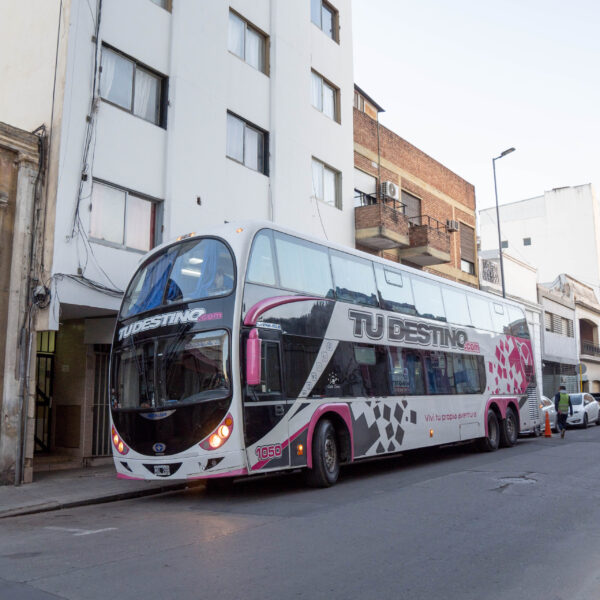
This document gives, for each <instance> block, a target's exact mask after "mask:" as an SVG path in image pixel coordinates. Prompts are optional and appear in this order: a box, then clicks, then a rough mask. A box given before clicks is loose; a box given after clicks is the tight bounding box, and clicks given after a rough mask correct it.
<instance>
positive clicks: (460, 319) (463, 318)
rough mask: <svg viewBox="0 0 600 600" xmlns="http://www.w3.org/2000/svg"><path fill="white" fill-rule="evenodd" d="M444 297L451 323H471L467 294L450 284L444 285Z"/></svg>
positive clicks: (468, 324)
mask: <svg viewBox="0 0 600 600" xmlns="http://www.w3.org/2000/svg"><path fill="white" fill-rule="evenodd" d="M442 298H443V299H444V308H445V309H446V318H447V319H448V322H449V323H456V324H457V325H467V326H470V325H471V316H470V315H469V307H468V305H467V295H466V294H465V293H464V292H461V291H459V290H455V289H454V288H451V287H449V286H444V287H442Z"/></svg>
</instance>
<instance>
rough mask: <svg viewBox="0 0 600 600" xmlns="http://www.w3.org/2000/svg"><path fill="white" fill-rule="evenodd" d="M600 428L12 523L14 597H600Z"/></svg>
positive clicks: (3, 558) (0, 527)
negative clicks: (333, 478) (330, 483)
mask: <svg viewBox="0 0 600 600" xmlns="http://www.w3.org/2000/svg"><path fill="white" fill-rule="evenodd" d="M599 482H600V427H591V428H590V429H588V430H587V431H574V430H573V431H569V432H568V433H567V436H566V438H565V439H564V440H561V439H559V438H558V437H557V436H554V437H553V438H552V439H545V438H543V437H542V438H537V439H536V438H529V439H521V440H520V441H519V444H518V445H517V446H516V447H514V448H511V449H504V450H499V451H498V452H495V453H491V454H480V453H477V452H475V451H474V450H473V449H472V448H471V447H469V446H462V447H457V448H450V449H444V450H437V449H436V450H434V451H427V452H415V453H410V454H408V455H405V456H403V457H397V458H393V459H388V460H381V461H374V462H369V463H362V464H358V465H352V466H349V467H346V468H344V469H343V470H342V475H341V480H340V481H339V483H338V484H337V485H336V486H335V487H333V488H330V489H325V490H313V489H307V488H305V487H304V484H303V481H302V478H301V477H300V476H297V475H288V476H280V477H276V478H271V479H264V480H260V481H246V482H238V483H236V484H235V485H234V487H233V489H232V490H231V491H229V492H227V493H225V492H210V493H208V492H207V491H206V490H204V489H203V488H196V489H194V490H189V491H186V492H174V493H170V494H165V495H162V496H152V497H148V498H138V499H135V500H128V501H123V502H117V503H112V504H103V505H98V506H88V507H81V508H78V509H70V510H65V511H57V512H52V513H44V514H39V515H31V516H24V517H14V518H10V519H5V520H3V521H2V522H0V599H1V600H25V599H26V600H51V599H52V600H56V599H57V598H60V599H69V600H76V599H82V600H95V599H102V600H106V599H107V598H110V599H111V600H129V599H136V600H137V599H144V600H154V599H156V600H159V599H160V600H165V599H167V600H170V599H177V600H187V599H193V600H198V599H210V600H213V599H214V600H229V599H243V600H254V599H260V600H270V599H275V598H277V599H279V598H286V599H287V598H289V599H304V598H306V599H308V598H310V599H311V600H314V599H320V598H327V599H337V598H360V599H371V598H374V599H378V600H382V599H388V598H389V599H402V600H408V599H428V600H429V599H436V598H440V599H444V600H453V599H461V600H468V599H477V600H482V599H490V600H492V599H493V600H508V599H511V600H514V599H515V598H527V600H536V599H538V598H539V599H540V600H541V599H543V600H556V599H563V598H564V599H569V600H595V599H596V598H598V597H600V502H599V499H600V494H599V491H600V483H599Z"/></svg>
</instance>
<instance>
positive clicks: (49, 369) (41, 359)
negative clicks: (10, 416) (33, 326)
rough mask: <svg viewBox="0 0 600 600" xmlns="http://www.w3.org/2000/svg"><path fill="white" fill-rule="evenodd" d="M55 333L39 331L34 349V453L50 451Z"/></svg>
mask: <svg viewBox="0 0 600 600" xmlns="http://www.w3.org/2000/svg"><path fill="white" fill-rule="evenodd" d="M55 352H56V332H55V331H39V332H38V334H37V347H36V390H35V431H34V434H33V436H34V441H35V452H36V453H38V452H49V451H50V428H51V425H52V419H51V417H52V393H53V391H52V387H53V380H54V353H55Z"/></svg>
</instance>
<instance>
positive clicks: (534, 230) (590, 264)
mask: <svg viewBox="0 0 600 600" xmlns="http://www.w3.org/2000/svg"><path fill="white" fill-rule="evenodd" d="M499 211H500V230H501V235H502V246H503V248H504V249H507V250H509V251H510V252H511V253H512V255H513V256H515V257H517V258H519V259H521V260H523V261H525V262H527V263H529V264H530V265H533V266H534V267H535V268H536V269H537V271H538V282H540V283H541V282H550V281H554V279H555V278H556V277H557V275H558V274H559V273H569V274H570V275H572V276H573V277H575V278H576V279H579V280H580V281H584V282H586V283H588V284H589V285H592V286H594V287H598V286H600V209H599V206H598V201H597V199H596V196H595V193H594V189H593V187H592V185H591V184H586V185H578V186H575V187H564V188H557V189H554V190H551V191H549V192H544V195H543V196H538V197H536V198H530V199H528V200H521V201H519V202H512V203H509V204H503V205H501V206H500V209H499ZM479 234H480V237H481V250H483V251H485V250H497V249H498V229H497V220H496V208H495V207H494V208H488V209H485V210H481V211H479Z"/></svg>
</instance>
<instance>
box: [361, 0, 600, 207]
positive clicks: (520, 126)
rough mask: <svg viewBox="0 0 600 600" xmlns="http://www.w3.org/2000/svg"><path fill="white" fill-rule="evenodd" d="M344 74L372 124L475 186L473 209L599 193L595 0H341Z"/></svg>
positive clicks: (599, 62) (598, 6) (599, 45)
mask: <svg viewBox="0 0 600 600" xmlns="http://www.w3.org/2000/svg"><path fill="white" fill-rule="evenodd" d="M352 12H353V18H352V29H353V31H352V34H353V46H354V81H355V83H356V84H357V85H358V86H359V87H361V88H362V89H363V90H364V91H365V92H366V93H367V94H368V95H370V96H371V97H372V98H373V99H374V100H375V101H376V102H377V103H378V104H379V105H380V106H381V107H383V108H384V109H385V111H386V112H384V113H382V114H380V122H381V123H382V124H383V125H385V126H386V127H388V128H389V129H391V130H392V131H394V132H395V133H397V134H398V135H399V136H401V137H403V138H404V139H406V140H407V141H408V142H410V143H411V144H413V145H415V146H417V147H418V148H419V149H420V150H422V151H423V152H425V153H426V154H428V155H429V156H431V157H433V158H434V159H436V160H437V161H439V162H441V163H442V164H443V165H445V166H446V167H447V168H449V169H450V170H452V171H454V172H455V173H456V174H458V175H459V176H461V177H462V178H463V179H466V180H467V181H468V182H469V183H471V184H473V185H474V186H475V195H476V199H477V210H481V209H483V208H489V207H490V206H494V204H495V199H494V178H493V171H492V159H493V158H494V157H497V156H499V155H500V153H501V152H502V151H504V150H506V149H507V148H511V147H514V148H515V149H516V151H515V152H513V153H512V154H509V155H507V156H505V157H503V158H502V159H500V160H497V161H496V177H497V183H498V199H499V203H500V204H505V203H508V202H514V201H518V200H524V199H527V198H533V197H535V196H541V195H542V194H543V193H544V191H547V190H551V189H553V188H557V187H564V186H574V185H582V184H586V183H592V184H594V186H595V189H596V192H597V194H598V193H600V2H598V1H597V0H570V1H568V0H560V1H557V0H495V1H492V0H352Z"/></svg>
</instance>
